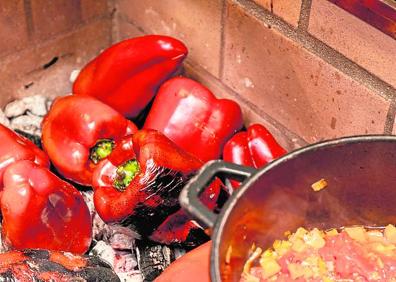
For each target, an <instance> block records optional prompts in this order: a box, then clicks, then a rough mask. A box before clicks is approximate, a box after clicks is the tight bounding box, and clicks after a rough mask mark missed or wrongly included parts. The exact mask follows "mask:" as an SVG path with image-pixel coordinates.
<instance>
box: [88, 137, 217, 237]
mask: <svg viewBox="0 0 396 282" xmlns="http://www.w3.org/2000/svg"><path fill="white" fill-rule="evenodd" d="M201 166H202V162H201V161H200V160H198V159H196V158H195V157H194V156H192V155H190V154H188V153H187V152H185V151H183V150H182V149H180V148H179V147H177V146H176V145H175V144H174V143H173V142H172V141H171V140H169V139H168V138H167V137H166V136H165V135H163V134H161V133H160V132H158V131H155V130H140V131H138V132H136V133H135V134H133V135H130V136H126V137H125V138H123V139H121V140H120V141H119V142H117V143H115V147H114V150H113V151H112V153H111V154H110V155H109V156H108V157H107V158H105V159H103V160H102V161H101V162H99V164H98V166H97V167H96V169H95V171H94V174H93V183H92V186H93V189H94V191H95V194H94V203H95V208H96V210H97V212H98V214H99V215H100V217H101V218H102V219H103V220H104V221H105V222H108V223H110V222H122V223H123V224H124V225H132V226H133V227H134V228H135V230H137V231H138V232H139V233H140V234H141V235H143V236H150V235H151V234H152V233H153V232H154V231H155V230H156V228H157V227H158V226H160V225H161V224H162V223H163V222H164V221H165V219H167V218H168V216H169V215H171V214H173V213H175V212H177V211H178V210H179V209H180V205H179V202H178V196H179V194H180V191H181V189H182V188H183V186H184V185H185V183H186V182H187V181H188V180H189V179H190V178H191V176H192V175H193V174H194V173H195V172H196V171H197V170H198V169H200V168H201ZM219 190H220V185H217V186H216V185H213V186H210V187H209V188H208V190H207V192H206V193H209V194H210V196H208V198H209V197H210V198H211V199H214V201H215V200H216V199H217V196H218V194H219Z"/></svg>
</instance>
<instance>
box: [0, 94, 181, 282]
mask: <svg viewBox="0 0 396 282" xmlns="http://www.w3.org/2000/svg"><path fill="white" fill-rule="evenodd" d="M51 104H52V99H49V98H47V97H44V96H41V95H36V96H31V97H25V98H22V99H19V100H15V101H13V102H11V103H9V104H8V105H6V106H5V107H4V109H0V123H2V124H4V125H5V126H7V127H9V128H12V129H14V130H15V131H16V132H18V133H19V134H21V135H24V136H25V137H27V138H29V139H30V140H32V141H33V142H34V143H35V144H36V145H38V146H40V147H41V122H42V120H43V118H44V116H45V115H46V114H47V112H48V110H49V108H50V107H51ZM82 194H83V196H84V199H85V201H86V203H87V205H88V207H89V209H90V211H91V216H92V220H93V242H92V245H91V248H90V250H89V254H90V255H96V256H99V257H100V258H102V259H103V260H104V261H106V262H107V263H109V264H110V265H111V266H112V267H113V269H114V271H115V272H116V273H117V275H118V276H119V278H120V280H121V281H128V282H129V281H130V282H140V281H153V280H154V279H155V278H156V277H157V276H158V275H159V274H160V273H161V272H162V271H163V270H164V269H165V268H166V267H167V266H169V264H170V263H171V262H172V261H173V260H175V259H176V258H177V257H179V256H180V255H182V254H183V253H184V251H183V250H181V249H173V248H169V247H168V246H164V245H159V244H156V243H152V242H148V241H145V240H140V237H139V235H138V234H136V233H135V232H134V231H132V230H130V229H128V228H126V227H123V226H121V225H117V224H112V225H108V224H106V223H104V222H103V221H102V220H101V218H100V217H99V216H98V215H97V213H96V211H95V208H94V205H93V200H92V198H93V192H92V191H83V192H82ZM0 241H1V238H0ZM0 246H1V244H0ZM3 251H4V250H3V249H1V247H0V253H1V252H3Z"/></svg>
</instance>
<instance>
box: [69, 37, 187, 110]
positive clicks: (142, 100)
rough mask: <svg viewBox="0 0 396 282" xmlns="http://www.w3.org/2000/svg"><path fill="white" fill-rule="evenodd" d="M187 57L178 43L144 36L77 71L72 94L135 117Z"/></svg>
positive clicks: (116, 47)
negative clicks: (92, 97)
mask: <svg viewBox="0 0 396 282" xmlns="http://www.w3.org/2000/svg"><path fill="white" fill-rule="evenodd" d="M186 56H187V48H186V46H185V45H184V44H183V43H182V42H180V41H179V40H177V39H175V38H172V37H168V36H162V35H147V36H143V37H137V38H132V39H128V40H125V41H122V42H120V43H117V44H115V45H113V46H111V47H110V48H108V49H106V50H105V51H104V52H102V53H101V54H100V55H99V56H97V57H96V58H95V59H93V60H92V61H91V62H90V63H89V64H88V65H87V66H85V67H84V68H83V69H82V71H81V72H80V74H79V76H78V77H77V80H76V81H75V82H74V85H73V93H74V94H83V95H91V96H94V97H96V98H98V99H99V100H101V101H103V102H104V103H106V104H108V105H110V106H111V107H113V108H114V109H116V110H117V111H119V112H120V113H122V114H123V115H125V116H128V117H135V116H137V115H138V114H139V113H140V111H141V110H143V108H144V107H145V106H146V105H147V104H148V103H149V102H150V100H151V99H152V98H153V97H154V94H155V92H156V91H157V89H158V87H159V86H160V85H161V84H162V83H163V82H164V81H165V80H166V79H168V78H169V77H170V76H171V75H172V74H173V73H174V72H176V71H177V70H178V68H179V66H180V65H181V63H182V62H183V60H184V58H185V57H186Z"/></svg>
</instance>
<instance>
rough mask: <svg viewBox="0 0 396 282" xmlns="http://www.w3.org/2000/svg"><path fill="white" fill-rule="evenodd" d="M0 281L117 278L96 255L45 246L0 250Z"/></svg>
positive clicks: (103, 279) (104, 279)
mask: <svg viewBox="0 0 396 282" xmlns="http://www.w3.org/2000/svg"><path fill="white" fill-rule="evenodd" d="M0 281H10V282H11V281H109V282H116V281H120V279H119V278H118V276H117V275H116V274H115V272H114V271H113V270H112V269H111V267H110V266H109V265H108V264H107V263H105V262H103V261H102V260H101V259H100V258H98V257H92V256H76V255H73V254H71V253H64V252H50V251H46V250H24V251H10V252H6V253H3V254H0Z"/></svg>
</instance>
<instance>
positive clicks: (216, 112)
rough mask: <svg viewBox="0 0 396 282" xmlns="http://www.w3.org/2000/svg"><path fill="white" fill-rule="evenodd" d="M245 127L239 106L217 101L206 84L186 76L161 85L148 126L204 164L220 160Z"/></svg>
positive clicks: (231, 102)
mask: <svg viewBox="0 0 396 282" xmlns="http://www.w3.org/2000/svg"><path fill="white" fill-rule="evenodd" d="M241 127H242V112H241V108H240V107H239V105H238V104H237V103H235V102H234V101H232V100H227V99H217V98H216V97H215V96H214V95H213V93H212V92H210V91H209V89H207V88H206V87H204V86H203V85H201V84H199V83H198V82H196V81H193V80H191V79H188V78H183V77H177V78H173V79H170V80H168V81H167V82H165V83H164V84H163V85H162V86H161V88H160V89H159V91H158V94H157V96H156V97H155V99H154V102H153V106H152V108H151V110H150V112H149V114H148V117H147V119H146V122H145V124H144V128H151V129H156V130H158V131H160V132H162V133H163V134H165V135H166V136H167V137H168V138H169V139H171V140H172V141H173V142H175V143H176V144H177V145H178V146H180V147H181V148H182V149H184V150H186V151H187V152H189V153H190V154H192V155H194V156H195V157H196V158H199V159H200V160H202V161H204V162H206V161H209V160H213V159H217V158H219V157H220V154H221V152H222V149H223V146H224V144H225V143H226V141H227V140H228V139H229V138H230V137H231V136H232V135H233V134H234V133H235V132H236V131H237V130H239V129H240V128H241Z"/></svg>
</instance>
